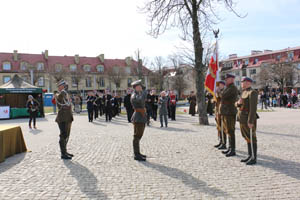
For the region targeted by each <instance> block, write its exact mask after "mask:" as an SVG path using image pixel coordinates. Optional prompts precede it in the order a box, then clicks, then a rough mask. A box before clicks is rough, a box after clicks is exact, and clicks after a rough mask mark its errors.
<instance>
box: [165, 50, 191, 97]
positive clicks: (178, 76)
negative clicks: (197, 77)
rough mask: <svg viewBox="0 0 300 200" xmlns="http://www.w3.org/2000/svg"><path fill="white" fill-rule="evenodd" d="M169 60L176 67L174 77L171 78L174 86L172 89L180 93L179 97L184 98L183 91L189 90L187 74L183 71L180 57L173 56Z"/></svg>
mask: <svg viewBox="0 0 300 200" xmlns="http://www.w3.org/2000/svg"><path fill="white" fill-rule="evenodd" d="M169 59H170V61H171V63H172V66H173V67H174V72H173V73H172V75H173V76H170V77H169V79H170V81H172V82H171V85H172V88H173V89H175V90H176V91H177V92H178V97H179V98H181V97H182V93H183V91H184V90H185V89H186V88H187V86H188V85H187V83H186V79H185V74H184V70H183V68H182V67H183V64H182V63H181V59H180V56H178V55H176V54H173V55H171V56H169Z"/></svg>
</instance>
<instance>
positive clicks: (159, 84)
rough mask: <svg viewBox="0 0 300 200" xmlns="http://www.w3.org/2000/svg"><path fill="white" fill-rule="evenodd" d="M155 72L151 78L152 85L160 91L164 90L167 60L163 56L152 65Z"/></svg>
mask: <svg viewBox="0 0 300 200" xmlns="http://www.w3.org/2000/svg"><path fill="white" fill-rule="evenodd" d="M152 66H153V69H154V72H153V73H152V74H151V76H150V82H151V85H152V86H154V87H155V88H156V90H158V91H162V90H163V89H164V75H165V68H164V67H165V60H164V59H163V58H162V57H161V56H157V57H155V58H154V61H153V63H152Z"/></svg>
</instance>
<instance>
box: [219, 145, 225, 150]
mask: <svg viewBox="0 0 300 200" xmlns="http://www.w3.org/2000/svg"><path fill="white" fill-rule="evenodd" d="M218 149H219V150H223V149H226V144H222V145H221V146H219V148H218Z"/></svg>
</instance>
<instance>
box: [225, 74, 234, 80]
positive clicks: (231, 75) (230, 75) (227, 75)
mask: <svg viewBox="0 0 300 200" xmlns="http://www.w3.org/2000/svg"><path fill="white" fill-rule="evenodd" d="M227 78H235V75H233V74H226V77H225V79H227Z"/></svg>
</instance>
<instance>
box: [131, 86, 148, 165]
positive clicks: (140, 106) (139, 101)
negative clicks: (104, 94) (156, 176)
mask: <svg viewBox="0 0 300 200" xmlns="http://www.w3.org/2000/svg"><path fill="white" fill-rule="evenodd" d="M131 85H132V87H133V88H134V93H133V94H132V95H131V104H132V107H133V109H134V113H133V115H132V118H131V122H132V123H133V127H134V135H133V152H134V159H135V160H138V161H146V156H145V155H143V154H141V152H140V140H141V139H142V137H143V134H144V130H145V124H146V123H147V116H146V115H147V114H146V110H145V102H146V99H147V91H145V90H144V91H143V88H142V81H141V80H138V81H135V82H133V83H132V84H131Z"/></svg>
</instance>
